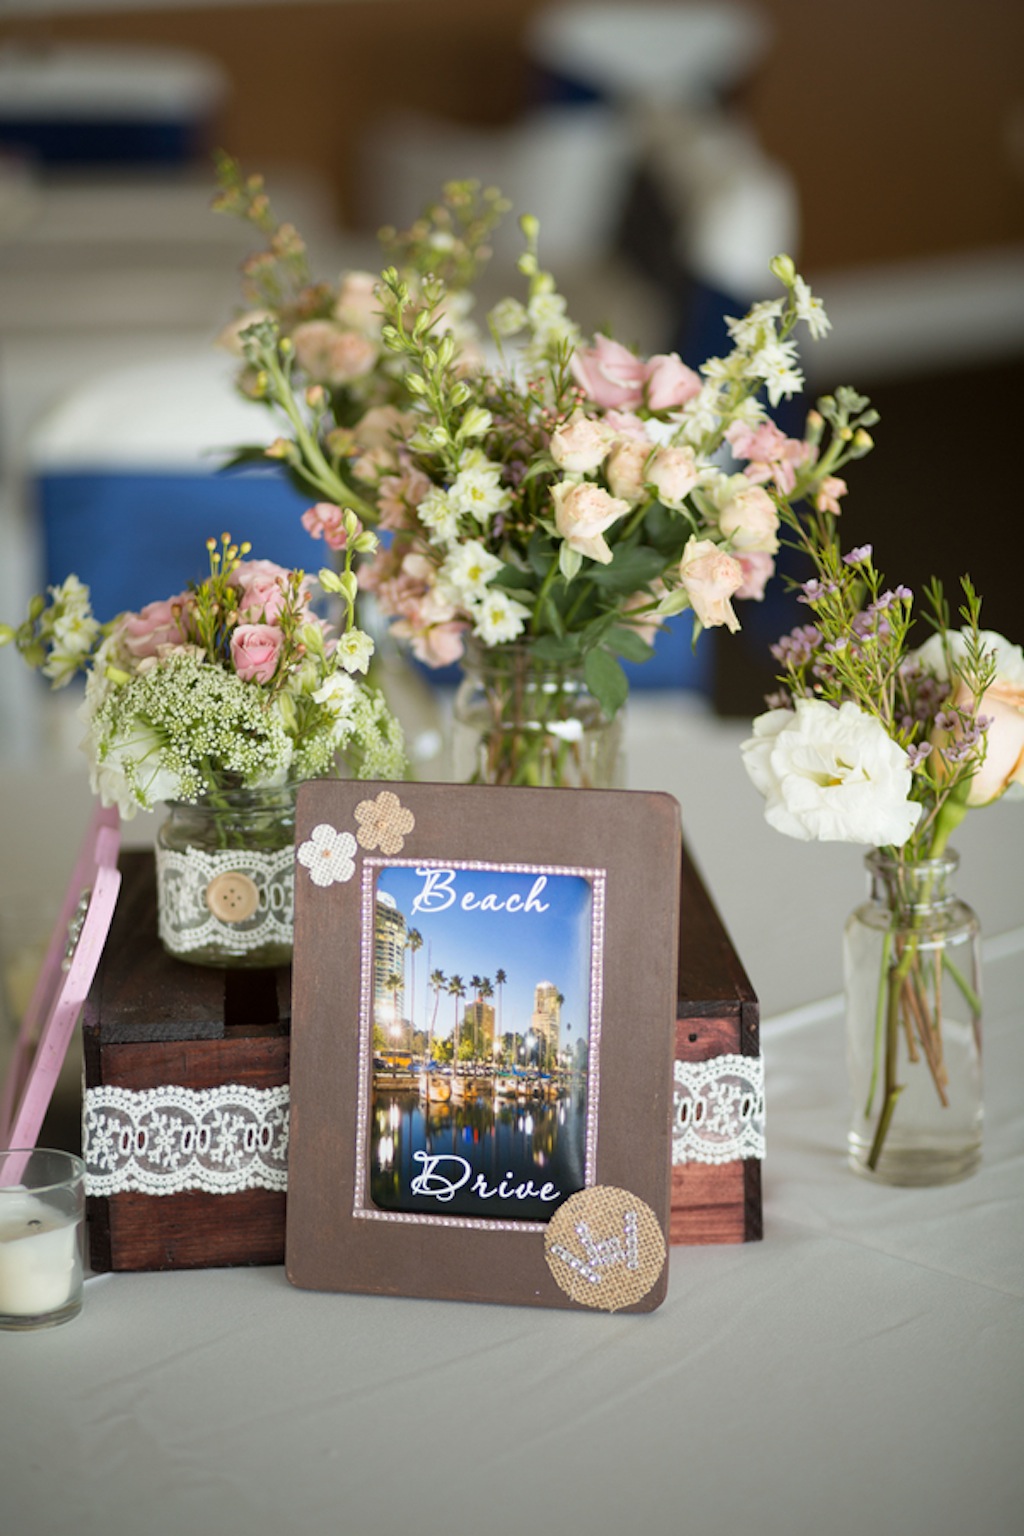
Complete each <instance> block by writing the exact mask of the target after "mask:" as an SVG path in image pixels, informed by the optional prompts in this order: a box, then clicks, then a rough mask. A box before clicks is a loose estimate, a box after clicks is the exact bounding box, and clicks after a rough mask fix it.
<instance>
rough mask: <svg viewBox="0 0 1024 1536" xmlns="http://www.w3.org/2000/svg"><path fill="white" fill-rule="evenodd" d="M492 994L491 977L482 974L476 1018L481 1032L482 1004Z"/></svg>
mask: <svg viewBox="0 0 1024 1536" xmlns="http://www.w3.org/2000/svg"><path fill="white" fill-rule="evenodd" d="M493 996H494V988H493V987H492V985H491V978H490V977H489V976H482V977H481V978H480V1004H481V1007H480V1012H479V1014H478V1020H479V1024H480V1031H481V1034H482V1033H483V1023H484V1020H483V1004H484V1003H486V1002H488V1001H489V1000H490V999H491V998H492V997H493ZM491 1061H492V1063H493V1061H494V1041H493V1040H492V1041H491Z"/></svg>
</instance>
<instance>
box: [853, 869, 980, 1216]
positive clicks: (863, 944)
mask: <svg viewBox="0 0 1024 1536" xmlns="http://www.w3.org/2000/svg"><path fill="white" fill-rule="evenodd" d="M865 862H866V864H867V867H868V873H869V877H870V882H871V900H870V901H869V902H867V903H865V905H864V906H861V907H858V908H857V910H856V911H855V912H854V913H853V914H852V915H851V916H850V918H849V920H848V922H847V924H846V931H845V935H844V944H843V961H844V972H845V987H846V1046H847V1064H848V1068H849V1074H850V1088H851V1092H852V1097H853V1105H852V1120H851V1124H850V1133H849V1138H848V1147H849V1159H850V1164H851V1166H852V1167H853V1168H854V1169H855V1170H856V1171H857V1172H858V1173H861V1174H864V1175H865V1176H866V1177H869V1178H876V1179H879V1180H881V1181H882V1182H884V1183H888V1184H918V1185H920V1184H948V1183H952V1182H953V1181H954V1180H955V1179H963V1178H966V1177H967V1176H968V1175H969V1174H972V1173H974V1172H975V1170H976V1169H977V1167H978V1165H979V1163H980V1161H981V1127H982V1096H981V953H980V948H981V946H980V938H981V930H980V927H979V924H978V919H977V917H976V916H975V914H974V913H973V912H972V911H971V909H970V907H968V906H965V904H964V903H963V902H962V901H959V900H958V899H957V897H956V896H955V894H954V892H953V881H954V877H955V875H956V871H957V867H958V864H959V859H958V856H957V855H956V854H955V853H952V852H949V851H947V852H946V853H945V854H943V855H942V857H940V858H935V859H923V860H921V861H920V862H918V863H909V862H904V861H902V860H900V859H898V858H893V857H892V856H891V855H885V854H883V853H881V852H879V851H877V850H876V851H874V852H872V853H870V854H868V856H867V858H866V860H865Z"/></svg>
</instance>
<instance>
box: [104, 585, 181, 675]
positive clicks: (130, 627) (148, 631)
mask: <svg viewBox="0 0 1024 1536" xmlns="http://www.w3.org/2000/svg"><path fill="white" fill-rule="evenodd" d="M191 606H192V598H191V597H190V596H189V594H188V593H187V592H182V593H180V594H179V595H178V596H177V597H168V598H166V599H164V600H163V601H161V602H157V603H147V604H146V606H145V608H141V609H140V610H139V612H138V613H124V614H122V615H121V617H120V619H119V621H118V625H117V633H118V636H119V637H120V639H121V642H122V644H123V645H124V648H125V650H126V651H127V652H128V653H129V655H130V656H134V657H135V658H136V659H137V660H140V661H141V660H142V658H143V657H145V656H155V655H156V653H157V651H158V650H159V649H160V647H161V646H164V645H183V644H184V643H185V640H186V633H185V627H184V624H183V623H182V620H183V619H185V620H186V621H187V616H188V613H189V610H190V609H191Z"/></svg>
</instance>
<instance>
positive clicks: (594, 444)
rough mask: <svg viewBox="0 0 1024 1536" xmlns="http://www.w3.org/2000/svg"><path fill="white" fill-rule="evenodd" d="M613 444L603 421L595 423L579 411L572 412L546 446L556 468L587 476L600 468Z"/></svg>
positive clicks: (611, 436) (610, 434) (610, 433)
mask: <svg viewBox="0 0 1024 1536" xmlns="http://www.w3.org/2000/svg"><path fill="white" fill-rule="evenodd" d="M614 441H615V439H614V435H613V433H612V432H611V430H610V429H609V428H608V427H607V426H605V424H604V422H603V421H594V420H593V419H592V418H591V417H590V416H584V415H583V413H582V411H574V412H573V414H572V416H570V418H569V420H568V421H565V422H563V423H562V425H561V426H560V427H556V428H555V430H554V432H552V434H551V442H550V444H549V447H550V450H551V457H552V458H553V459H554V461H555V463H556V464H557V465H558V467H559V469H564V470H567V471H568V472H569V473H570V474H577V475H587V474H591V473H592V472H593V471H594V470H595V469H600V468H601V465H602V464H603V463H604V461H605V459H606V458H607V456H608V450H609V448H610V447H611V445H612V443H613V442H614Z"/></svg>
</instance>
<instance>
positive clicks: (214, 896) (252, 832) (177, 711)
mask: <svg viewBox="0 0 1024 1536" xmlns="http://www.w3.org/2000/svg"><path fill="white" fill-rule="evenodd" d="M353 523H354V519H353ZM352 535H353V536H352V538H351V539H350V541H349V547H348V550H347V554H346V564H345V569H344V570H343V571H340V572H335V571H332V570H324V571H322V572H321V573H320V581H319V586H320V588H321V589H322V591H325V592H328V593H330V594H332V596H333V597H335V598H337V599H340V603H341V607H342V612H343V619H342V622H341V626H340V632H338V629H337V628H336V626H335V625H333V624H332V623H329V622H328V621H326V620H325V619H323V618H320V617H318V616H317V614H316V613H315V612H314V609H313V606H312V602H313V598H314V592H315V588H316V586H317V583H315V582H314V581H313V580H312V579H310V578H309V577H307V576H306V575H305V574H304V573H303V572H302V571H289V570H285V569H283V568H282V567H280V566H277V565H275V564H273V563H272V562H271V561H267V560H249V559H246V558H244V557H245V556H247V555H248V554H249V546H248V545H247V544H242V545H236V544H233V543H232V542H231V540H230V539H229V537H228V536H227V535H224V536H223V539H222V541H221V543H220V544H219V545H218V544H217V542H216V541H215V540H213V539H211V540H209V541H208V546H207V547H208V550H209V559H210V574H209V576H208V577H207V578H206V579H205V580H204V581H202V582H200V583H197V584H195V585H194V586H192V587H190V588H189V590H187V591H185V592H182V593H179V594H178V595H177V596H174V597H170V598H165V599H161V600H159V601H156V602H152V603H149V604H147V606H146V607H144V608H143V609H142V610H141V611H140V612H138V613H122V614H119V615H118V617H117V618H115V619H114V620H113V621H111V622H110V623H108V624H100V623H99V622H98V621H97V620H96V619H95V617H94V616H93V614H92V611H91V607H90V601H89V590H88V588H87V587H85V586H83V585H82V583H81V582H79V581H78V579H77V577H75V576H69V577H68V578H67V579H66V580H65V581H64V582H63V583H62V584H61V585H60V586H58V587H53V588H51V589H50V591H49V593H48V596H47V597H42V596H40V597H36V598H35V599H33V601H32V603H31V605H30V608H29V614H28V618H27V619H26V620H25V622H24V623H23V624H22V625H21V626H20V627H19V628H17V629H14V628H11V627H10V626H0V643H7V642H13V643H14V645H15V646H16V647H17V649H18V650H19V651H20V652H21V654H22V656H23V657H24V658H25V660H26V661H27V662H29V664H30V665H32V666H35V667H37V668H39V669H40V670H41V671H42V673H43V674H44V675H45V676H47V677H49V678H50V680H51V682H52V684H53V686H54V687H62V686H64V685H65V684H67V683H68V682H70V680H71V679H72V678H73V677H74V676H75V675H76V673H78V672H79V671H82V672H84V673H85V674H86V685H85V699H84V702H83V705H82V710H81V715H82V719H83V721H84V725H85V736H84V739H83V742H82V747H83V750H84V752H85V755H86V758H87V759H88V762H89V768H90V776H91V783H92V787H93V789H94V791H95V792H96V793H97V794H98V795H99V796H100V797H101V799H102V801H103V803H104V804H105V805H114V806H116V807H117V808H118V811H119V812H120V814H121V815H122V816H123V817H125V818H128V817H132V816H134V815H135V814H136V812H137V811H138V810H140V809H142V810H147V811H148V810H152V809H153V808H154V806H155V805H156V804H157V803H158V802H161V801H165V802H169V803H170V805H171V816H170V819H169V821H168V822H167V823H166V824H165V825H164V827H162V828H161V830H160V833H159V834H158V853H157V874H158V894H159V906H160V936H161V939H162V940H163V942H164V944H165V946H166V947H167V948H168V949H169V950H170V951H171V952H172V953H174V954H177V955H179V956H180V957H182V958H185V959H188V960H191V961H194V962H196V963H200V964H216V965H222V964H225V963H229V962H230V963H236V964H245V965H249V966H258V965H269V964H277V963H280V962H281V961H282V960H284V959H286V958H287V956H288V953H289V952H290V945H291V925H292V878H293V877H292V860H293V851H292V841H293V823H294V795H295V788H296V786H297V784H298V783H299V782H301V781H302V780H304V779H311V778H319V777H321V776H324V775H329V774H332V773H335V772H337V771H338V770H339V768H342V767H343V768H344V769H346V770H347V771H348V772H350V773H352V774H354V775H355V776H357V777H362V778H380V779H390V778H399V777H402V776H403V775H404V773H405V757H404V750H403V745H402V737H401V731H400V729H399V727H398V725H397V722H396V721H395V720H394V719H393V718H392V717H391V715H390V713H389V711H388V709H387V707H386V705H385V703H384V700H383V698H382V697H381V695H380V694H379V693H378V692H377V691H376V690H375V689H372V688H370V687H368V686H367V685H366V684H365V683H364V682H363V681H361V680H360V677H359V675H358V674H361V673H365V671H366V669H367V666H368V663H369V660H370V655H371V652H372V642H371V641H370V639H369V637H368V636H367V635H365V634H364V633H363V632H362V631H361V630H360V629H359V628H357V627H356V625H355V623H354V599H355V589H356V578H355V573H354V571H353V569H352V563H353V559H354V557H355V556H356V555H357V554H359V553H361V552H363V551H368V550H369V549H370V548H371V547H372V545H373V544H374V543H375V542H376V541H375V538H374V536H373V535H372V534H368V533H362V532H359V533H357V532H356V530H355V529H354V527H353V528H352Z"/></svg>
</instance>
